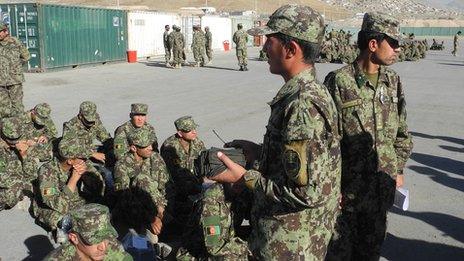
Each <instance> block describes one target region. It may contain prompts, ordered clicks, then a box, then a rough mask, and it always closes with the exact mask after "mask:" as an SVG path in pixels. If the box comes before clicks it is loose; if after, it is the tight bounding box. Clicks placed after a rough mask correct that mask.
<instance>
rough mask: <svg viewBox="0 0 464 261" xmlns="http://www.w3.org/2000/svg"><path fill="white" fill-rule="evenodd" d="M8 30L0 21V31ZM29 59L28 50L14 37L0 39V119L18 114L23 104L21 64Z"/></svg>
mask: <svg viewBox="0 0 464 261" xmlns="http://www.w3.org/2000/svg"><path fill="white" fill-rule="evenodd" d="M2 30H8V27H7V25H6V24H4V23H3V22H0V31H2ZM27 60H29V51H28V50H27V48H26V47H25V46H24V45H23V44H22V43H21V42H20V41H19V40H18V39H16V38H14V37H11V36H9V35H8V36H6V37H5V38H4V39H3V40H1V41H0V119H1V118H5V117H13V116H18V115H20V114H21V113H22V112H23V111H24V105H23V82H24V74H23V64H25V63H26V62H27Z"/></svg>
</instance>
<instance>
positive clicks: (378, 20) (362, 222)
mask: <svg viewBox="0 0 464 261" xmlns="http://www.w3.org/2000/svg"><path fill="white" fill-rule="evenodd" d="M362 30H365V31H375V32H381V33H385V34H387V35H388V36H390V37H392V38H393V39H397V40H401V36H400V34H399V22H398V21H397V20H395V19H394V18H392V17H389V16H387V15H384V14H380V13H367V14H366V15H365V16H364V21H363V26H362ZM325 84H326V86H327V88H328V89H329V91H330V92H331V94H332V96H333V98H334V100H335V103H336V105H337V109H338V111H339V115H340V120H341V122H340V124H341V125H340V128H341V131H342V136H343V137H342V141H341V149H342V162H343V166H342V196H343V204H342V206H343V209H342V213H341V215H340V216H339V217H338V220H337V225H336V230H337V231H336V232H337V233H335V234H334V236H333V238H332V241H331V244H330V246H329V251H328V254H327V260H378V258H379V255H380V248H381V244H382V242H383V240H384V238H385V232H386V218H387V210H388V209H389V208H390V207H391V206H392V204H393V198H394V194H395V179H396V176H397V174H402V173H403V168H404V165H405V164H406V161H407V159H408V157H409V155H410V153H411V149H412V142H411V136H410V134H409V133H408V128H407V124H406V103H405V99H404V92H403V88H402V85H401V81H400V78H399V76H398V75H397V74H396V73H395V72H394V71H393V70H391V69H389V68H388V67H386V66H383V65H380V68H379V74H378V80H377V84H376V83H373V82H371V81H370V80H368V78H367V76H366V74H365V73H363V71H362V68H360V67H359V65H358V63H357V62H355V63H353V64H351V65H347V66H345V67H343V68H341V69H338V70H336V71H334V72H331V73H329V75H327V77H326V79H325Z"/></svg>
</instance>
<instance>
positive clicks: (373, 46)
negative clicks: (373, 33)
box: [367, 39, 379, 52]
mask: <svg viewBox="0 0 464 261" xmlns="http://www.w3.org/2000/svg"><path fill="white" fill-rule="evenodd" d="M367 48H368V49H369V51H371V52H375V51H376V50H377V49H378V48H379V42H377V40H375V39H371V40H369V42H368V43H367Z"/></svg>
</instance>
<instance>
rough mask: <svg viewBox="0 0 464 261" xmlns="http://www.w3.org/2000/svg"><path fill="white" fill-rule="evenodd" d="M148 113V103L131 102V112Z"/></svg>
mask: <svg viewBox="0 0 464 261" xmlns="http://www.w3.org/2000/svg"><path fill="white" fill-rule="evenodd" d="M147 113H148V105H146V104H144V103H133V104H131V114H142V115H146V114H147Z"/></svg>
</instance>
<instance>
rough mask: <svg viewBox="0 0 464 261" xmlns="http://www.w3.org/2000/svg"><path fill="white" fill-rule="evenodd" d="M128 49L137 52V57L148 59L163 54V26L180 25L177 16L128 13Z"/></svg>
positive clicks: (145, 12) (156, 13)
mask: <svg viewBox="0 0 464 261" xmlns="http://www.w3.org/2000/svg"><path fill="white" fill-rule="evenodd" d="M127 17H128V18H127V27H128V32H129V49H130V50H135V51H137V57H139V58H142V57H145V58H148V57H150V56H154V55H161V54H164V44H163V33H164V26H165V25H167V24H168V25H170V26H171V28H172V25H173V24H177V25H180V21H181V18H180V16H179V15H177V14H169V13H158V12H147V11H130V12H128V14H127Z"/></svg>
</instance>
